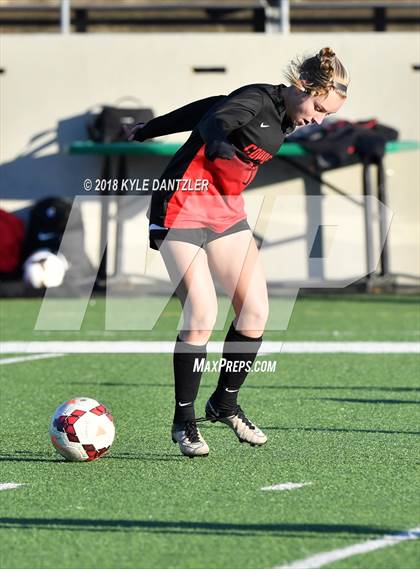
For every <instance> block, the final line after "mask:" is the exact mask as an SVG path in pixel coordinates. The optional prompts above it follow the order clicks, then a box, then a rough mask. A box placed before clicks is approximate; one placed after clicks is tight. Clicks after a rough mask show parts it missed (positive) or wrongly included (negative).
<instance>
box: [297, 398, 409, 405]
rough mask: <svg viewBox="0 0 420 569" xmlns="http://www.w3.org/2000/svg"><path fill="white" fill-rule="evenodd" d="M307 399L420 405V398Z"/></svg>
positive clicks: (313, 399)
mask: <svg viewBox="0 0 420 569" xmlns="http://www.w3.org/2000/svg"><path fill="white" fill-rule="evenodd" d="M305 399H306V400H311V401H336V402H338V403H341V402H342V401H344V402H346V403H381V404H382V403H386V404H389V405H420V400H417V399H413V400H410V399H356V398H352V397H305Z"/></svg>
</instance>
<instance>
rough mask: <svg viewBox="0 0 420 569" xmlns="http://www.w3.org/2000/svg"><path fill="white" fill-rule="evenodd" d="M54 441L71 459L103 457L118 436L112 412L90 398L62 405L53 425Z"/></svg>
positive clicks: (51, 428) (52, 434)
mask: <svg viewBox="0 0 420 569" xmlns="http://www.w3.org/2000/svg"><path fill="white" fill-rule="evenodd" d="M50 436H51V442H52V444H53V445H54V446H55V448H56V449H57V451H58V452H59V453H60V454H61V455H63V456H64V458H66V459H67V460H73V461H80V462H82V461H91V460H96V459H97V458H100V457H101V456H102V455H103V454H105V453H106V451H107V450H108V449H109V447H110V446H111V445H112V441H113V440H114V437H115V426H114V422H113V419H112V415H111V414H110V413H108V412H107V410H106V409H105V407H104V406H103V405H101V404H100V403H98V401H95V399H89V398H88V397H76V398H75V399H70V401H66V402H65V403H63V404H62V405H60V407H58V408H57V409H56V411H55V413H54V415H53V416H52V419H51V424H50Z"/></svg>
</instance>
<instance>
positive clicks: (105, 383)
mask: <svg viewBox="0 0 420 569" xmlns="http://www.w3.org/2000/svg"><path fill="white" fill-rule="evenodd" d="M69 385H97V386H101V387H168V388H170V389H173V385H172V383H117V382H111V381H103V382H86V381H72V382H71V383H70V384H69ZM203 386H204V387H206V385H205V383H204V384H203ZM207 387H208V386H207ZM246 389H298V390H300V389H302V390H304V389H309V390H314V391H318V390H327V391H328V390H345V391H385V392H388V391H397V392H398V391H399V392H401V393H404V392H407V393H419V392H420V387H378V386H374V385H372V386H370V385H357V386H351V385H322V386H321V385H314V386H311V385H281V384H279V385H247V386H246Z"/></svg>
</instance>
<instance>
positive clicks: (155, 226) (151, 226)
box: [149, 223, 168, 231]
mask: <svg viewBox="0 0 420 569" xmlns="http://www.w3.org/2000/svg"><path fill="white" fill-rule="evenodd" d="M150 229H166V231H167V230H168V228H167V227H161V226H160V225H156V223H151V224H150V225H149V230H150Z"/></svg>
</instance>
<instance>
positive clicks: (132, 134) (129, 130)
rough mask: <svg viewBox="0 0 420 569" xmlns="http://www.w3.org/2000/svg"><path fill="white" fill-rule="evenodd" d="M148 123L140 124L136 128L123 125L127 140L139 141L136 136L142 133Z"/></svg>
mask: <svg viewBox="0 0 420 569" xmlns="http://www.w3.org/2000/svg"><path fill="white" fill-rule="evenodd" d="M145 124H146V123H144V122H138V123H136V124H135V125H134V126H128V125H126V124H125V125H123V129H124V133H125V135H126V137H127V140H130V141H132V140H138V139H137V138H136V135H137V134H139V133H140V131H141V129H142V128H143V127H144V125H145Z"/></svg>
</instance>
